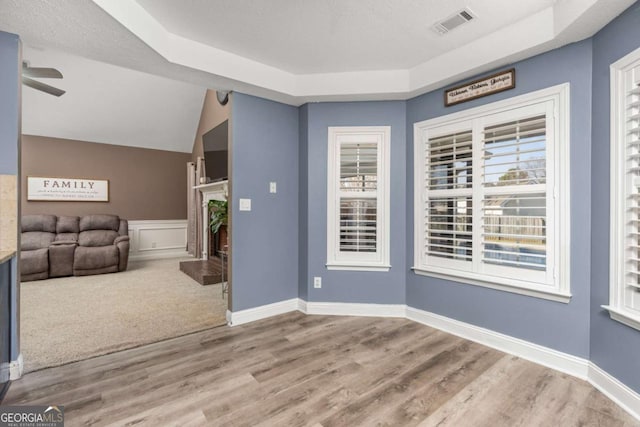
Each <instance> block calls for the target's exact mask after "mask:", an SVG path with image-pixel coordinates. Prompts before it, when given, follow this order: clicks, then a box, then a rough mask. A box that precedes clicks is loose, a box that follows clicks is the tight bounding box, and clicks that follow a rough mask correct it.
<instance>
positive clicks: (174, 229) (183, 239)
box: [129, 219, 189, 261]
mask: <svg viewBox="0 0 640 427" xmlns="http://www.w3.org/2000/svg"><path fill="white" fill-rule="evenodd" d="M129 238H130V239H131V243H130V248H129V260H130V261H142V260H148V259H161V258H178V257H187V256H189V254H188V253H187V220H186V219H176V220H140V221H138V220H135V221H129Z"/></svg>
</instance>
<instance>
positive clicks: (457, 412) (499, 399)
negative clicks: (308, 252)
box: [4, 312, 639, 427]
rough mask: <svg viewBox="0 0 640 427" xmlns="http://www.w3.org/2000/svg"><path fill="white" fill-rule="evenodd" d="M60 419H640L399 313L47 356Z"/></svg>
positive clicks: (49, 386) (377, 422) (566, 379)
mask: <svg viewBox="0 0 640 427" xmlns="http://www.w3.org/2000/svg"><path fill="white" fill-rule="evenodd" d="M4 404H46V405H49V404H59V405H64V406H65V415H66V425H67V426H79V425H135V426H139V425H152V426H171V425H175V426H200V425H215V426H218V425H220V426H227V425H229V426H302V425H309V426H314V427H320V426H322V427H330V426H348V427H351V426H359V425H362V426H415V425H420V426H455V427H460V426H463V427H464V426H491V427H497V426H562V427H567V426H607V427H613V426H638V425H639V423H637V422H636V421H634V420H633V419H632V418H631V417H630V416H629V415H627V414H626V413H625V412H624V411H622V409H620V408H619V407H617V406H616V405H615V404H614V403H612V402H611V401H610V400H608V399H607V398H606V397H605V396H604V395H602V394H601V393H600V392H598V391H597V390H595V389H594V388H593V387H592V386H591V385H589V384H588V383H586V382H584V381H581V380H578V379H575V378H573V377H570V376H568V375H564V374H561V373H559V372H556V371H553V370H551V369H547V368H544V367H541V366H539V365H536V364H534V363H530V362H527V361H524V360H522V359H519V358H517V357H514V356H510V355H506V354H504V353H501V352H498V351H496V350H492V349H490V348H487V347H484V346H482V345H479V344H476V343H473V342H470V341H466V340H463V339H461V338H458V337H455V336H453V335H449V334H446V333H444V332H441V331H438V330H435V329H431V328H429V327H426V326H423V325H420V324H418V323H414V322H411V321H408V320H403V319H385V318H366V317H335V316H305V315H303V314H301V313H297V312H296V313H290V314H286V315H282V316H277V317H273V318H271V319H267V320H263V321H259V322H255V323H252V324H248V325H244V326H238V327H234V328H228V327H220V328H215V329H211V330H208V331H205V332H200V333H196V334H193V335H189V336H185V337H181V338H176V339H173V340H169V341H164V342H161V343H156V344H151V345H148V346H144V347H140V348H136V349H132V350H127V351H123V352H119V353H114V354H111V355H106V356H101V357H97V358H94V359H90V360H86V361H82V362H77V363H73V364H70V365H65V366H61V367H57V368H51V369H47V370H44V371H40V372H34V373H31V374H28V375H26V376H25V377H24V378H23V379H21V380H19V381H17V382H15V383H14V384H13V385H12V386H11V389H10V390H9V393H8V395H7V397H6V400H5V402H4Z"/></svg>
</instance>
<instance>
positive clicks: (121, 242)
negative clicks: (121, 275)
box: [113, 236, 129, 271]
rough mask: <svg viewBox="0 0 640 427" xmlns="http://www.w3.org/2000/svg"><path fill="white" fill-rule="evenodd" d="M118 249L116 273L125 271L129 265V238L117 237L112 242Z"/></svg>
mask: <svg viewBox="0 0 640 427" xmlns="http://www.w3.org/2000/svg"><path fill="white" fill-rule="evenodd" d="M113 244H114V245H116V247H117V248H118V259H119V260H118V271H125V270H126V269H127V266H128V265H129V236H119V237H116V239H115V240H114V241H113Z"/></svg>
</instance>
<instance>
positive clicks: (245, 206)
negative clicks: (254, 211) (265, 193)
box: [240, 199, 251, 211]
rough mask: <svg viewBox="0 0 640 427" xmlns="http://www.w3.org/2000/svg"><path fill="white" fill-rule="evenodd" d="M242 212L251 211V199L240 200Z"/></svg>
mask: <svg viewBox="0 0 640 427" xmlns="http://www.w3.org/2000/svg"><path fill="white" fill-rule="evenodd" d="M240 210H241V211H250V210H251V199H240Z"/></svg>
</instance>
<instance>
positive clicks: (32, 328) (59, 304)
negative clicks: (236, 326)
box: [20, 259, 227, 372]
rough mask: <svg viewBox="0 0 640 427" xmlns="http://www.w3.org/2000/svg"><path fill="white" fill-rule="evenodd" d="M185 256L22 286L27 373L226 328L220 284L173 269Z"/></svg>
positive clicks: (224, 305)
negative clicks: (204, 331)
mask: <svg viewBox="0 0 640 427" xmlns="http://www.w3.org/2000/svg"><path fill="white" fill-rule="evenodd" d="M179 261H184V259H169V260H154V261H139V262H132V263H130V265H129V269H128V270H127V271H125V272H121V273H115V274H102V275H97V276H85V277H65V278H58V279H49V280H40V281H35V282H25V283H23V284H22V285H21V294H20V299H21V310H20V312H21V313H20V320H21V325H20V328H21V331H20V338H21V351H22V355H23V358H24V365H25V372H31V371H35V370H38V369H42V368H45V367H50V366H57V365H62V364H65V363H69V362H73V361H76V360H83V359H87V358H89V357H93V356H97V355H101V354H106V353H111V352H114V351H117V350H123V349H126V348H131V347H137V346H139V345H143V344H148V343H152V342H156V341H160V340H163V339H166V338H172V337H176V336H180V335H185V334H188V333H191V332H195V331H200V330H203V329H207V328H211V327H214V326H219V325H222V324H225V323H226V320H225V313H226V310H227V301H226V299H223V298H222V295H221V289H220V286H221V285H209V286H202V285H200V284H198V283H197V282H195V281H194V280H193V279H191V278H190V277H189V276H187V275H186V274H184V273H182V272H180V271H179V270H178V263H179Z"/></svg>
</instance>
